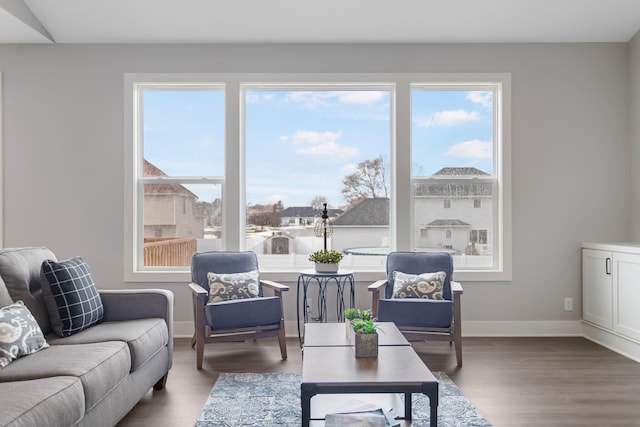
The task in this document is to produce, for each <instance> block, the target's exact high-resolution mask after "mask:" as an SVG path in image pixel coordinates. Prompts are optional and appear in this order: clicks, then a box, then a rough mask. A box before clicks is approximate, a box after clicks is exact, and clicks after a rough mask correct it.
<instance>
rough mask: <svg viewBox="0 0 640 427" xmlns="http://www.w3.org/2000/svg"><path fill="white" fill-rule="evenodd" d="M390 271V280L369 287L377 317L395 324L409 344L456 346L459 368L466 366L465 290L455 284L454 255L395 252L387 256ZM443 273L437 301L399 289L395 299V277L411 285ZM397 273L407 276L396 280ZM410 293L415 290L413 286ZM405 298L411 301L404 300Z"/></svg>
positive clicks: (388, 275) (380, 281)
mask: <svg viewBox="0 0 640 427" xmlns="http://www.w3.org/2000/svg"><path fill="white" fill-rule="evenodd" d="M386 268H387V278H386V279H384V280H378V281H377V282H375V283H373V284H371V285H369V291H371V292H372V302H371V308H372V312H373V315H374V317H376V318H377V319H378V321H380V322H394V323H395V324H396V326H397V327H398V329H400V331H401V332H402V333H403V334H404V335H405V337H406V338H407V339H408V340H413V341H415V340H425V339H440V340H446V341H449V342H450V343H454V344H455V349H456V361H457V364H458V366H462V333H461V332H462V331H461V324H460V323H461V314H460V309H461V306H460V296H461V295H462V293H463V289H462V285H460V283H457V282H454V281H452V280H451V276H452V274H453V258H452V257H451V255H450V254H448V253H445V252H392V253H390V254H389V255H388V256H387V267H386ZM440 271H443V272H445V274H446V276H444V280H440V282H436V283H437V284H438V285H440V284H442V286H441V289H440V287H438V291H437V292H436V291H434V292H436V293H437V294H438V295H437V296H433V298H434V299H431V298H425V297H418V296H417V295H407V293H411V291H409V292H406V289H405V290H400V289H398V288H399V286H398V287H396V293H397V295H395V297H394V285H395V284H396V283H395V277H402V280H407V283H409V284H410V283H411V282H410V280H411V277H410V276H409V275H420V274H423V273H435V272H440ZM394 272H400V273H405V275H404V276H402V275H400V276H396V275H394ZM407 277H409V279H407ZM400 284H401V283H400V282H399V283H398V285H400ZM428 287H430V286H428ZM408 289H411V288H410V285H409V287H408ZM405 296H411V297H408V298H403V297H405ZM421 296H422V295H421ZM440 298H441V299H440Z"/></svg>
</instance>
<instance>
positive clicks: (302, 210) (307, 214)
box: [280, 206, 343, 218]
mask: <svg viewBox="0 0 640 427" xmlns="http://www.w3.org/2000/svg"><path fill="white" fill-rule="evenodd" d="M342 212H343V211H342V209H327V214H328V215H329V218H335V217H336V216H338V215H340V214H341V213H342ZM280 216H281V217H287V218H291V217H298V218H312V217H318V218H320V217H321V216H322V209H315V208H312V207H311V206H291V207H288V208H286V209H283V210H282V212H280Z"/></svg>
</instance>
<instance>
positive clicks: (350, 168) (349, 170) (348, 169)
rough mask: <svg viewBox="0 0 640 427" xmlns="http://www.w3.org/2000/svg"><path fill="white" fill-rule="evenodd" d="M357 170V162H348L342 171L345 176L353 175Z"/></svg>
mask: <svg viewBox="0 0 640 427" xmlns="http://www.w3.org/2000/svg"><path fill="white" fill-rule="evenodd" d="M357 170H358V165H357V164H355V163H349V164H346V165H344V166H343V167H342V168H341V171H342V173H343V175H345V176H346V175H351V174H353V173H354V172H356V171H357Z"/></svg>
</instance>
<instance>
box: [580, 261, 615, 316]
mask: <svg viewBox="0 0 640 427" xmlns="http://www.w3.org/2000/svg"><path fill="white" fill-rule="evenodd" d="M611 255H612V254H611V252H608V251H597V250H593V249H583V250H582V318H583V319H584V320H586V321H587V322H591V323H594V324H596V325H599V326H602V327H603V328H607V329H612V328H613V280H612V277H611V273H612V271H611Z"/></svg>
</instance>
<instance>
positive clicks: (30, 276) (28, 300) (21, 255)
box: [0, 248, 56, 334]
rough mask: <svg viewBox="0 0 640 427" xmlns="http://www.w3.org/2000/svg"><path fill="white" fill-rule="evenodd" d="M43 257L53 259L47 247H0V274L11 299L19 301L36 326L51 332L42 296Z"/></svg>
mask: <svg viewBox="0 0 640 427" xmlns="http://www.w3.org/2000/svg"><path fill="white" fill-rule="evenodd" d="M45 259H56V257H55V255H54V254H53V252H51V251H50V250H49V249H47V248H11V249H2V250H0V277H2V280H3V281H4V283H5V285H6V286H7V290H8V291H9V295H10V296H11V299H12V300H13V301H23V302H24V305H26V306H27V308H28V309H29V311H30V312H31V314H32V315H33V317H35V318H36V320H37V321H38V324H39V325H40V329H42V332H44V333H45V334H47V333H49V331H51V323H50V322H49V313H48V312H47V307H46V306H45V303H44V299H43V296H42V286H41V283H40V266H41V265H42V261H44V260H45Z"/></svg>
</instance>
